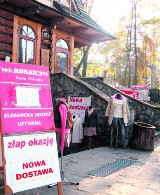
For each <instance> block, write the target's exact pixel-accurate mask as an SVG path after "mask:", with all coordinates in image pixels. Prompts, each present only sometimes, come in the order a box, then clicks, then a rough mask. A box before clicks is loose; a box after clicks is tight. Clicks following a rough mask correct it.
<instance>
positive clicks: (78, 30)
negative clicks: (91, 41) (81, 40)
mask: <svg viewBox="0 0 160 195" xmlns="http://www.w3.org/2000/svg"><path fill="white" fill-rule="evenodd" d="M87 30H88V28H87V27H85V26H77V27H74V28H73V29H72V32H73V33H77V32H84V31H87Z"/></svg>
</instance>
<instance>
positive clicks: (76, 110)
mask: <svg viewBox="0 0 160 195" xmlns="http://www.w3.org/2000/svg"><path fill="white" fill-rule="evenodd" d="M68 105H69V108H70V109H71V111H72V114H77V115H78V116H79V118H80V119H81V120H82V122H84V117H85V111H86V109H87V108H88V107H89V106H90V105H91V96H89V97H71V96H69V97H68Z"/></svg>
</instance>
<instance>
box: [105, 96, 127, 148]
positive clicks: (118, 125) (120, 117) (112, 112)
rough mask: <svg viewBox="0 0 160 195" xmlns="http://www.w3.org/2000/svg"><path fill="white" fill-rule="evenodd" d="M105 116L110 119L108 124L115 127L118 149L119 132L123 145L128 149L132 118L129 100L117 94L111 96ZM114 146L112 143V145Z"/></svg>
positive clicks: (114, 134)
mask: <svg viewBox="0 0 160 195" xmlns="http://www.w3.org/2000/svg"><path fill="white" fill-rule="evenodd" d="M105 116H107V117H108V124H109V125H112V127H113V140H114V143H116V147H117V138H118V131H119V130H120V131H121V144H122V147H123V148H126V130H125V127H126V126H127V124H128V117H129V116H130V111H129V106H128V101H127V98H126V97H124V96H123V95H121V94H119V93H117V94H115V95H113V96H111V98H110V100H109V102H108V106H107V108H106V112H105ZM111 136H112V135H111ZM111 145H112V143H111Z"/></svg>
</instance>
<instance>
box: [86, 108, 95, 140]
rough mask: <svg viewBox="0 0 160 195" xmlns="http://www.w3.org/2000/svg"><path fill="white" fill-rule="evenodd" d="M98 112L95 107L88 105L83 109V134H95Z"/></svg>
mask: <svg viewBox="0 0 160 195" xmlns="http://www.w3.org/2000/svg"><path fill="white" fill-rule="evenodd" d="M97 125H98V113H97V110H96V108H93V107H92V106H89V107H88V108H87V109H86V111H85V117H84V135H85V136H95V135H97Z"/></svg>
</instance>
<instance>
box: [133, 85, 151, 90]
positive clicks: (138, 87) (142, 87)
mask: <svg viewBox="0 0 160 195" xmlns="http://www.w3.org/2000/svg"><path fill="white" fill-rule="evenodd" d="M132 89H133V90H136V89H149V86H148V85H147V84H144V85H132Z"/></svg>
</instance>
